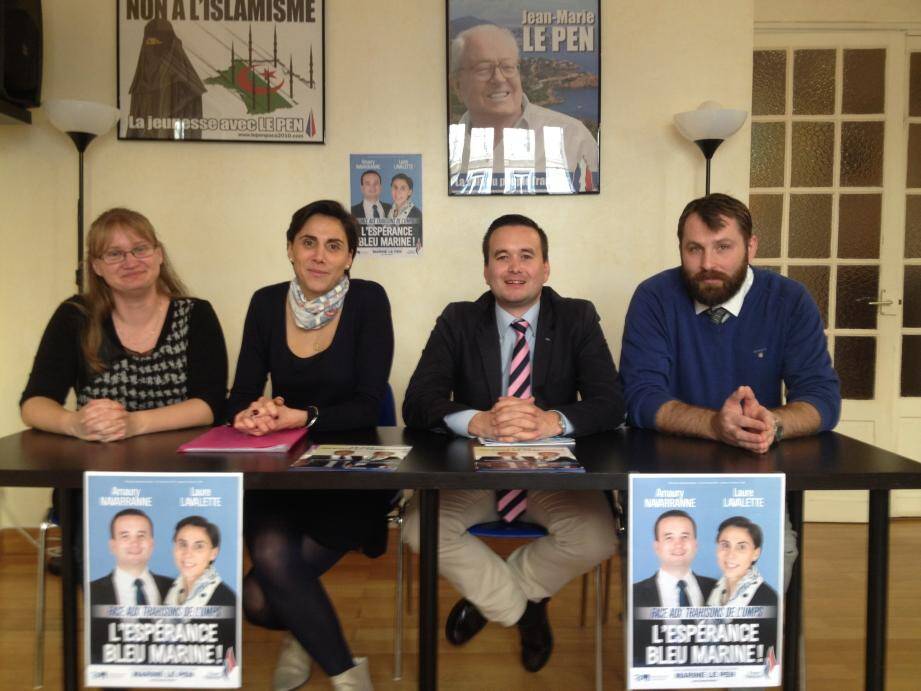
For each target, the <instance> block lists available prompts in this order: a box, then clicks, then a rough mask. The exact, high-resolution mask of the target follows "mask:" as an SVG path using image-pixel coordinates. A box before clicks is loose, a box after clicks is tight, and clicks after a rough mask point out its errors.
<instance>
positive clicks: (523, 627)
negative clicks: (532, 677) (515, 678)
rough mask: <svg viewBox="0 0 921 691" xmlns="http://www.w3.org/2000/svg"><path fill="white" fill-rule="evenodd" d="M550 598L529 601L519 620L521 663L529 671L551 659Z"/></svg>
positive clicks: (537, 668) (538, 667)
mask: <svg viewBox="0 0 921 691" xmlns="http://www.w3.org/2000/svg"><path fill="white" fill-rule="evenodd" d="M548 602H550V598H544V599H543V600H541V601H540V602H530V601H529V602H528V606H527V607H526V608H525V610H524V614H522V615H521V619H519V620H518V634H519V635H520V636H521V664H522V665H524V668H525V669H526V670H528V671H529V672H537V671H538V670H540V669H541V668H542V667H543V666H544V665H546V664H547V660H549V659H550V653H552V652H553V632H552V631H550V620H549V619H547V603H548Z"/></svg>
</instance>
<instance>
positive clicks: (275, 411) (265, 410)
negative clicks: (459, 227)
mask: <svg viewBox="0 0 921 691" xmlns="http://www.w3.org/2000/svg"><path fill="white" fill-rule="evenodd" d="M305 424H307V411H306V410H298V409H297V408H289V407H288V406H286V405H285V399H284V398H282V397H281V396H276V397H275V398H269V397H268V396H260V397H259V398H258V399H256V400H255V401H253V402H252V403H250V404H249V406H247V407H246V408H245V409H243V410H241V411H240V412H239V413H237V414H236V415H235V416H234V419H233V426H234V429H236V430H238V431H240V432H243V433H245V434H250V435H252V436H254V437H261V436H262V435H264V434H268V433H269V432H277V431H279V430H283V429H293V428H295V427H303V426H304V425H305Z"/></svg>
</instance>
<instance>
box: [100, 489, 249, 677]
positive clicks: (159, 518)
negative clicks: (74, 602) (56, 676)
mask: <svg viewBox="0 0 921 691" xmlns="http://www.w3.org/2000/svg"><path fill="white" fill-rule="evenodd" d="M84 497H85V499H84V500H85V502H86V504H85V507H84V531H85V533H84V545H86V550H85V554H86V572H85V576H84V579H85V580H84V587H83V593H84V598H85V599H84V605H85V609H84V612H85V613H86V614H85V616H84V620H85V639H84V640H85V645H84V653H85V659H86V679H85V683H86V686H88V687H90V686H92V687H119V688H124V687H131V688H135V687H145V688H150V687H156V688H183V689H189V688H239V687H240V685H241V680H242V675H241V669H240V664H241V662H242V660H243V652H242V649H241V643H242V635H241V624H242V618H241V603H240V585H241V583H242V578H241V568H242V563H243V545H242V539H241V536H242V531H243V525H242V517H243V511H242V504H243V475H242V474H241V473H207V474H193V473H111V472H87V473H86V474H85V475H84Z"/></svg>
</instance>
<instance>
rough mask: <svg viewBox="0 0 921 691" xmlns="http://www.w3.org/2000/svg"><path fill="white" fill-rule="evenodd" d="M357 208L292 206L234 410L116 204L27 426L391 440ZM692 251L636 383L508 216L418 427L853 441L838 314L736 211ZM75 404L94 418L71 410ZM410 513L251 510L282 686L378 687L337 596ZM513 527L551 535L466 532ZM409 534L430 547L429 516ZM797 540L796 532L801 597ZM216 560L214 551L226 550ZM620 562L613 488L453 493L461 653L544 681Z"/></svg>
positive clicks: (494, 233) (449, 310)
mask: <svg viewBox="0 0 921 691" xmlns="http://www.w3.org/2000/svg"><path fill="white" fill-rule="evenodd" d="M376 182H378V185H379V179H378V180H377V181H376ZM385 211H386V210H385ZM354 213H355V211H354V209H353V210H352V213H349V211H348V210H346V209H345V208H343V207H342V205H340V204H339V203H338V202H335V201H330V200H320V201H316V202H313V203H311V204H308V205H307V206H305V207H303V208H301V209H298V210H297V211H296V212H295V213H294V215H293V216H292V219H291V223H290V225H289V227H288V230H287V233H286V240H287V254H288V260H289V261H290V263H291V266H292V270H293V276H292V277H291V278H290V280H287V281H284V282H282V283H278V284H275V285H271V286H267V287H265V288H262V289H260V290H258V291H256V293H255V294H254V295H253V297H252V300H251V302H250V306H249V310H248V312H247V315H246V321H245V324H244V328H243V336H242V344H241V349H240V355H239V358H238V361H237V370H236V376H235V378H234V382H233V387H232V389H231V391H230V394H229V398H228V399H227V400H226V402H225V392H226V380H227V355H226V348H225V345H224V339H223V335H222V332H221V327H220V324H219V323H218V320H217V317H216V315H215V313H214V310H213V309H212V308H211V306H210V305H209V304H208V303H207V302H205V301H204V300H199V299H195V298H191V297H188V296H187V291H186V290H185V288H184V287H183V285H182V283H181V282H180V281H179V279H178V278H177V277H176V276H175V274H174V272H173V271H172V269H171V268H170V264H169V261H168V259H167V256H166V250H165V248H164V247H163V246H162V244H161V243H160V242H159V241H158V240H157V237H156V235H155V233H154V230H153V227H152V226H151V224H150V222H149V221H148V220H147V219H146V218H145V217H144V216H142V215H141V214H139V213H137V212H134V211H130V210H128V209H120V208H117V209H111V210H109V211H106V212H105V213H103V214H102V215H101V216H100V217H99V218H98V219H96V221H95V222H94V223H93V225H92V227H91V229H90V232H89V235H88V238H87V248H88V259H87V269H88V270H87V272H86V278H87V281H86V283H87V287H86V290H85V291H84V292H82V293H81V294H80V295H77V296H74V297H72V298H70V299H68V300H66V301H65V302H63V303H62V304H61V305H60V307H58V309H57V311H56V312H55V314H54V315H53V317H52V319H51V321H50V323H49V324H48V326H47V328H46V330H45V333H44V335H43V337H42V340H41V344H40V346H39V349H38V353H37V354H36V356H35V363H34V365H33V369H32V372H31V375H30V376H29V379H28V383H27V385H26V388H25V391H24V392H23V394H22V398H21V402H20V405H21V414H22V419H23V422H25V423H26V424H27V425H29V426H30V427H34V428H36V429H41V430H46V431H50V432H56V433H59V434H66V435H71V436H74V437H77V438H80V439H83V440H87V441H97V442H115V441H118V440H120V439H125V438H127V437H131V436H135V435H139V434H146V433H151V432H157V431H161V430H169V429H178V428H183V427H194V426H201V425H209V424H213V423H215V422H220V421H222V420H227V421H229V424H232V425H233V426H234V427H235V428H236V429H237V430H239V431H241V432H243V433H245V434H249V435H255V436H261V435H264V434H267V433H270V432H272V431H276V430H284V429H291V428H297V427H304V426H306V427H312V428H313V429H315V430H328V431H345V430H354V429H362V428H372V427H374V426H376V425H377V424H378V420H379V417H380V415H381V406H382V402H383V401H384V400H386V396H387V387H388V379H389V375H390V369H391V364H392V360H393V352H394V331H393V324H392V321H391V316H390V304H389V301H388V299H387V295H386V293H385V291H384V289H383V287H381V286H380V285H379V284H377V283H374V282H372V281H365V280H361V279H355V278H351V277H350V275H349V273H350V269H351V268H352V265H353V262H354V260H355V254H356V250H357V247H358V226H357V222H356V220H355V217H354V215H353V214H354ZM678 240H679V254H680V259H681V266H680V267H677V268H674V269H670V270H668V271H665V272H662V273H660V274H658V275H656V276H653V277H652V278H650V279H648V280H646V281H644V282H643V283H642V284H640V286H639V287H638V288H637V290H636V293H635V294H634V296H633V299H632V301H631V303H630V307H629V310H628V312H627V315H626V320H625V324H624V334H623V345H622V349H621V362H620V374H619V375H618V371H617V369H616V368H615V365H614V360H613V358H612V355H611V352H610V349H609V348H608V345H607V342H606V340H605V336H604V333H603V331H602V329H601V325H600V319H599V316H598V313H597V311H596V310H595V308H594V306H593V305H592V303H591V302H588V301H587V300H580V299H574V298H564V297H562V296H560V295H559V294H557V293H556V292H555V291H554V290H553V289H552V288H550V287H548V286H547V285H546V283H547V281H548V279H549V276H550V262H549V248H548V239H547V234H546V232H545V231H544V230H543V229H542V228H541V227H540V226H539V225H538V224H537V223H536V222H535V221H533V220H532V219H530V218H528V217H526V216H522V215H519V214H507V215H504V216H500V217H499V218H497V219H496V220H495V221H493V222H492V223H491V224H490V226H489V228H488V229H487V231H486V234H485V236H484V238H483V242H482V252H483V262H484V269H483V275H484V279H485V281H486V284H487V286H488V288H489V290H488V291H487V292H485V293H484V294H483V295H481V296H480V297H479V298H478V299H476V300H475V301H472V302H455V303H451V304H449V305H448V306H447V307H446V308H445V309H444V311H443V312H442V314H441V316H439V317H438V319H437V321H436V323H435V326H434V329H433V330H432V332H431V335H430V336H429V339H428V342H427V344H426V345H425V348H424V350H423V352H422V355H421V357H420V359H419V363H418V365H417V366H416V369H415V371H414V372H413V374H412V377H411V379H410V381H409V385H408V388H407V390H406V394H405V397H404V403H403V417H404V420H405V423H406V425H407V426H408V427H414V428H420V429H431V430H438V431H441V432H444V433H449V434H453V435H456V436H460V437H482V438H490V439H493V440H498V441H500V442H507V443H514V442H522V441H531V440H539V439H545V438H550V437H556V436H569V437H580V436H584V435H590V434H594V433H597V432H601V431H606V430H613V429H616V428H617V427H619V426H620V425H621V424H622V423H623V422H624V418H625V415H626V421H627V424H629V425H632V426H635V427H640V428H649V429H654V430H658V431H660V432H663V433H670V434H677V435H687V436H696V437H704V438H708V439H713V440H717V441H721V442H724V443H726V444H731V445H734V446H739V447H742V448H744V449H748V450H750V451H752V452H753V453H764V452H765V451H767V449H768V448H769V447H770V446H771V445H772V444H774V443H776V442H779V441H780V440H781V439H783V438H785V437H793V436H800V435H806V434H813V433H817V432H820V431H824V430H829V429H832V428H833V427H834V426H835V424H836V423H837V420H838V417H839V414H840V407H841V396H840V389H839V384H838V378H837V376H836V374H835V371H834V369H833V368H832V364H831V359H830V357H829V354H828V349H827V344H826V339H825V335H824V330H823V324H822V320H821V317H820V315H819V312H818V309H817V307H816V305H815V303H814V301H813V300H812V298H811V297H810V296H809V294H808V293H807V291H806V290H805V288H804V287H803V286H802V285H800V284H799V283H797V282H795V281H793V280H790V279H788V278H785V277H783V276H781V275H779V274H777V273H774V272H771V271H766V270H761V269H757V268H753V267H751V266H750V262H751V261H752V260H754V258H755V256H756V253H757V248H758V238H757V236H756V235H754V234H753V231H752V222H751V215H750V213H749V211H748V209H747V208H746V207H745V205H744V204H742V203H741V202H739V201H738V200H735V199H733V198H732V197H729V196H727V195H723V194H711V195H708V196H706V197H703V198H700V199H696V200H694V201H692V202H691V203H690V204H688V206H687V207H686V208H685V210H684V212H683V213H682V215H681V218H680V220H679V222H678ZM269 378H270V379H271V394H270V395H265V388H266V382H267V380H268V379H269ZM71 389H73V391H74V393H75V394H76V410H69V409H68V408H66V407H65V401H66V399H67V396H68V393H69V392H70V390H71ZM689 470H693V468H689ZM392 501H393V493H392V492H385V491H375V490H364V491H332V490H330V491H293V490H292V491H287V492H268V491H266V492H259V491H250V492H247V493H246V495H245V514H244V517H245V538H246V543H247V547H248V548H249V553H250V555H251V558H252V562H253V569H252V571H251V572H250V573H249V574H248V575H247V577H246V578H245V581H244V585H243V602H244V609H245V611H246V614H247V616H248V618H249V619H250V620H251V621H252V622H254V623H257V624H259V625H262V626H266V627H270V628H276V629H283V630H285V631H286V632H288V634H287V636H286V638H285V641H284V643H283V646H282V651H281V654H280V656H279V659H278V663H277V666H276V670H275V676H274V679H273V688H274V689H276V690H277V691H283V690H287V689H295V688H298V687H299V686H300V685H302V684H303V683H305V682H306V681H307V679H308V677H309V674H310V659H311V658H312V659H314V660H316V661H317V663H318V664H319V665H320V666H321V667H322V668H323V670H324V672H326V674H327V675H329V676H330V677H331V679H332V682H333V685H334V687H335V688H342V689H370V688H371V681H370V674H369V670H368V665H367V660H366V659H365V658H353V656H352V653H351V651H350V648H349V645H348V643H347V642H346V640H345V636H344V634H343V632H342V628H341V625H340V623H339V619H338V617H337V615H336V612H335V610H334V608H333V605H332V602H331V601H330V599H329V597H328V596H327V594H326V591H325V590H324V588H323V585H322V583H321V580H320V579H321V576H322V575H323V574H324V573H325V572H326V571H327V570H328V569H330V568H331V567H332V566H333V565H334V564H335V563H336V562H337V561H339V560H340V559H341V558H342V556H343V555H344V554H345V553H346V552H347V551H349V550H359V551H361V552H363V553H364V554H366V555H368V556H371V557H376V556H378V555H380V554H382V553H383V552H384V551H385V549H386V540H387V522H386V515H387V513H388V511H389V509H390V507H391V504H392ZM78 507H79V503H78ZM496 520H502V521H508V522H511V521H514V520H522V521H526V522H529V523H535V524H538V525H540V526H543V527H544V528H545V529H546V533H547V534H546V535H545V536H543V537H540V538H538V539H536V540H533V541H531V542H528V543H527V544H525V545H523V546H521V547H519V548H518V549H516V550H515V551H514V552H513V553H512V554H511V555H510V556H509V557H508V559H502V558H501V557H499V556H498V555H497V554H495V553H494V552H493V551H492V550H491V549H490V548H489V547H488V546H487V545H486V544H484V543H483V542H482V541H481V540H480V539H478V538H476V537H474V536H472V535H471V534H470V533H469V532H468V529H469V528H471V527H472V526H474V525H476V524H479V523H484V522H489V521H496ZM674 520H675V521H678V520H681V517H680V516H679V517H677V518H675V519H674ZM406 521H407V523H406V527H407V531H406V533H407V540H408V542H409V544H410V546H411V547H412V549H413V550H415V551H418V550H419V509H418V506H417V505H416V503H415V502H414V501H410V503H409V506H408V511H407V516H406ZM205 523H207V522H205ZM180 527H181V528H182V530H180ZM207 528H208V525H203V526H198V524H195V525H191V524H190V525H189V526H177V530H176V537H175V538H174V539H176V540H178V539H179V537H183V539H185V533H184V532H182V531H183V530H184V531H185V532H188V533H190V534H191V533H192V532H194V531H195V530H198V532H199V533H202V534H203V535H206V536H207V535H210V533H208V532H207ZM694 532H695V535H694V538H695V539H696V530H695V531H694ZM193 537H194V536H193ZM657 539H658V533H657ZM719 539H722V538H721V537H720V536H718V540H719ZM205 542H207V541H205ZM176 544H177V547H176V549H177V550H178V549H179V547H178V545H179V544H180V543H179V542H177V543H176ZM183 544H184V543H183ZM795 545H796V543H795V534H793V532H792V529H791V528H790V526H789V521H788V524H787V540H786V550H785V557H786V559H785V566H786V577H787V580H789V575H790V571H791V569H792V565H793V561H794V560H795V558H796V554H797V552H796V546H795ZM206 546H207V547H208V549H209V550H211V551H212V552H214V553H215V554H216V552H217V549H218V548H219V537H218V538H217V540H215V539H213V537H212V538H210V542H208V544H207V545H206ZM615 549H616V537H615V527H614V520H613V515H612V510H611V507H610V503H609V502H608V501H607V499H606V497H605V495H604V494H603V493H602V492H597V491H595V492H592V491H588V492H574V491H548V490H541V491H525V490H521V489H517V488H514V487H510V488H508V489H504V490H500V491H498V492H493V491H488V490H474V489H471V490H450V491H449V490H445V491H442V492H441V500H440V514H439V547H438V550H439V553H438V561H439V566H440V569H441V573H442V575H443V576H445V577H446V578H447V579H448V580H449V581H450V582H451V583H452V584H453V585H454V586H455V588H457V590H458V591H459V592H460V594H461V596H462V597H461V599H460V600H459V601H458V602H457V604H456V605H455V606H454V608H453V609H452V610H451V612H450V614H449V616H448V618H447V624H446V637H447V639H448V641H449V642H450V643H452V644H454V645H462V644H464V643H466V642H467V641H469V640H470V639H471V638H473V637H474V636H475V635H476V634H477V633H478V632H479V631H480V630H481V629H482V628H483V627H484V626H485V625H486V623H487V622H489V621H492V622H496V623H498V624H501V625H503V626H507V627H510V626H516V627H517V629H518V632H519V636H520V640H521V661H522V664H523V666H524V667H525V668H526V669H527V670H529V671H532V672H537V671H538V670H540V669H541V668H542V667H543V666H544V665H545V664H546V663H547V661H548V660H549V658H550V655H551V652H552V649H553V636H552V632H551V628H550V623H549V617H548V613H547V605H548V601H549V599H550V598H551V597H552V596H553V595H554V594H555V593H557V592H558V591H559V590H560V588H562V587H563V586H564V585H565V584H566V583H568V582H569V581H570V580H572V579H573V578H575V577H576V576H579V575H581V574H583V573H585V572H586V571H588V570H590V569H592V568H593V567H594V566H595V565H596V564H598V563H600V562H601V561H604V560H606V559H607V558H608V557H609V556H610V555H611V554H613V552H614V551H615ZM200 561H201V568H200V569H199V570H198V571H197V572H195V573H194V574H193V576H194V577H189V576H187V575H185V574H184V575H183V577H181V578H180V579H177V581H176V583H175V584H174V585H173V587H172V589H170V591H169V594H168V595H166V596H165V597H166V598H167V601H171V600H170V598H173V599H176V601H177V602H181V601H182V598H185V597H196V596H197V595H195V593H197V592H198V585H197V584H198V583H199V581H198V579H201V578H203V576H202V574H205V575H207V573H208V572H207V571H206V569H207V568H208V566H209V564H210V563H211V562H213V556H212V557H211V559H210V560H209V559H202V560H200ZM183 578H185V579H186V580H183ZM215 579H216V580H215ZM212 580H214V581H215V583H219V581H220V579H219V577H217V576H214V577H213V578H212ZM201 582H202V583H204V582H205V581H201ZM657 583H658V582H656V583H651V585H650V588H651V589H652V590H651V591H650V596H649V597H650V600H651V601H652V600H655V601H663V600H667V599H668V598H670V597H671V594H670V593H668V594H664V595H663V594H662V593H661V592H654V591H655V589H656V588H660V589H661V585H660V584H659V585H657ZM727 583H728V581H727ZM730 585H731V584H730ZM730 585H727V586H726V587H725V588H724V589H726V590H727V592H726V593H725V594H724V597H726V598H731V597H733V592H732V588H731V587H730ZM708 589H709V584H708ZM212 591H213V592H214V593H215V594H216V593H217V592H218V591H217V590H214V589H212ZM212 591H209V593H210V592H212ZM174 593H175V596H174ZM706 596H707V593H704V594H703V596H702V598H699V599H701V602H703V600H704V599H706ZM202 597H205V596H204V595H202ZM209 597H210V595H209Z"/></svg>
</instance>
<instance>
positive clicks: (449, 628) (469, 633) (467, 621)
mask: <svg viewBox="0 0 921 691" xmlns="http://www.w3.org/2000/svg"><path fill="white" fill-rule="evenodd" d="M484 626H486V618H485V617H484V616H483V615H482V614H480V610H478V609H477V608H476V606H475V605H474V604H473V603H472V602H470V601H468V600H466V599H461V600H458V601H457V603H456V604H455V605H454V607H452V608H451V613H450V614H449V615H448V621H447V623H445V638H447V639H448V642H449V643H451V644H452V645H463V644H464V643H466V642H467V641H469V640H470V639H471V638H473V637H474V636H476V635H477V634H478V633H479V632H480V631H482V630H483V627H484Z"/></svg>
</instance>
